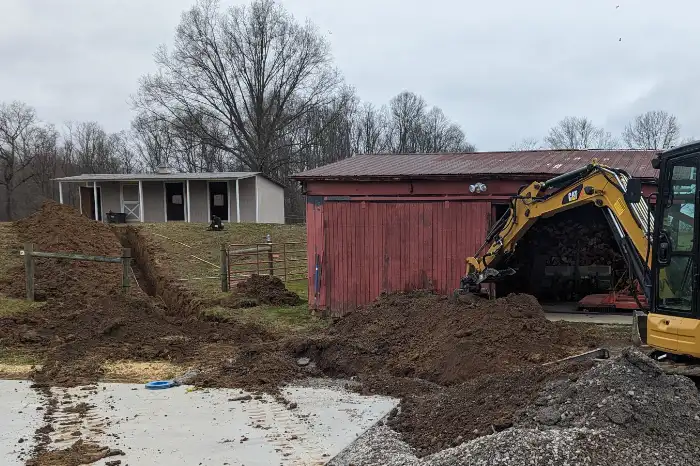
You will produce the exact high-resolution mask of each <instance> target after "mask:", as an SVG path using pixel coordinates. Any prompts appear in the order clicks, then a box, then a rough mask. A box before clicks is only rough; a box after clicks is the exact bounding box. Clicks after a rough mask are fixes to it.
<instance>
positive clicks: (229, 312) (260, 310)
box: [138, 223, 327, 332]
mask: <svg viewBox="0 0 700 466" xmlns="http://www.w3.org/2000/svg"><path fill="white" fill-rule="evenodd" d="M206 227H207V225H206V224H203V223H152V224H144V225H140V226H138V228H141V229H142V231H144V232H146V233H147V234H148V235H149V236H150V238H151V240H152V241H153V242H154V243H155V244H157V245H158V246H160V248H162V249H163V251H164V252H165V258H164V259H165V261H166V263H167V266H168V267H169V269H170V271H171V273H172V274H173V276H174V277H175V278H186V279H188V280H187V281H182V283H184V284H185V285H186V286H187V287H188V288H189V289H191V290H192V291H193V292H195V293H196V294H197V296H198V297H200V298H202V299H203V300H204V301H205V302H210V303H216V302H217V301H219V300H221V299H222V298H225V297H227V296H230V293H224V292H222V291H221V281H220V278H219V265H218V264H219V263H220V262H219V258H220V250H221V244H222V243H224V244H226V245H227V246H229V247H230V248H231V249H243V248H244V247H246V246H248V247H251V246H252V247H254V245H255V244H260V245H263V244H264V243H265V237H266V235H267V234H270V236H271V239H272V242H273V244H275V243H303V244H299V245H294V246H290V247H289V248H287V258H288V259H301V260H288V261H287V272H288V273H289V272H290V271H293V270H294V271H296V270H304V271H305V270H306V262H305V257H306V245H305V243H306V226H305V225H278V224H255V223H241V224H230V225H229V224H226V226H225V228H226V229H225V230H224V231H222V232H216V231H207V230H206ZM234 244H235V245H240V246H232V245H234ZM188 246H189V247H188ZM290 250H291V251H290ZM284 251H285V249H283V248H282V247H281V246H274V247H273V254H275V257H274V260H276V261H280V260H283V257H284V255H283V253H284ZM193 256H196V257H193ZM266 257H267V255H266V253H261V254H260V258H261V260H264V259H265V258H266ZM205 261H206V262H210V263H211V264H207V263H206V262H205ZM254 261H255V254H254V253H253V254H252V255H250V256H236V255H232V256H230V262H231V270H232V273H233V274H235V273H236V272H239V273H241V274H242V275H250V274H251V273H256V272H257V265H255V264H245V263H244V262H254ZM292 264H293V265H292ZM260 267H261V268H260V272H261V273H263V274H264V273H266V272H267V268H266V267H265V265H261V266H260ZM274 273H275V275H276V276H279V277H280V278H283V277H284V269H283V264H282V263H280V262H275V263H274ZM208 276H209V277H214V278H211V279H207V280H192V279H193V278H202V277H208ZM292 277H293V278H296V277H299V278H301V279H298V280H288V281H287V282H286V283H285V284H286V286H287V288H288V289H289V290H290V291H294V292H295V293H297V294H298V295H299V296H300V297H301V298H302V299H303V300H304V301H306V300H307V298H308V293H307V283H308V282H307V279H306V278H305V277H303V275H302V274H301V273H296V274H294V275H292ZM234 287H235V285H234ZM234 290H235V288H234ZM203 313H204V315H208V316H211V317H215V318H217V319H222V320H230V321H238V322H241V321H244V322H256V323H258V324H261V325H263V326H266V327H269V328H271V329H274V330H275V331H281V332H296V331H307V330H314V329H319V328H323V327H325V326H326V325H327V323H326V321H325V320H323V319H320V318H318V317H315V316H313V315H311V314H310V313H309V308H308V305H307V304H306V303H304V304H302V305H300V306H293V307H291V306H286V307H279V306H267V305H260V306H256V307H253V308H247V309H231V308H228V307H225V306H220V305H214V304H212V306H211V307H210V308H208V309H206V310H205V311H203Z"/></svg>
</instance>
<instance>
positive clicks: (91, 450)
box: [27, 440, 124, 466]
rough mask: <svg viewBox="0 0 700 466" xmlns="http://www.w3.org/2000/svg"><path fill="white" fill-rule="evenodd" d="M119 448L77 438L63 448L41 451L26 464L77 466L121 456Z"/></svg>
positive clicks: (36, 465)
mask: <svg viewBox="0 0 700 466" xmlns="http://www.w3.org/2000/svg"><path fill="white" fill-rule="evenodd" d="M122 455H124V453H123V452H122V451H121V450H112V449H110V448H108V447H101V446H99V445H97V444H95V443H90V442H84V441H82V440H78V441H77V442H75V443H74V444H73V445H71V447H70V448H66V449H65V450H51V451H42V452H40V453H39V455H38V456H37V457H36V458H33V459H31V460H29V461H27V466H79V465H81V464H91V463H94V462H96V461H99V460H101V459H103V458H109V457H111V456H122Z"/></svg>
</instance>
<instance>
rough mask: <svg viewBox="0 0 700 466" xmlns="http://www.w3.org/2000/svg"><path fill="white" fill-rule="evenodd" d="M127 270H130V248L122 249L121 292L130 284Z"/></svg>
mask: <svg viewBox="0 0 700 466" xmlns="http://www.w3.org/2000/svg"><path fill="white" fill-rule="evenodd" d="M129 270H131V249H130V248H123V249H122V293H124V294H126V293H127V291H128V290H129V287H130V286H131V284H130V283H129Z"/></svg>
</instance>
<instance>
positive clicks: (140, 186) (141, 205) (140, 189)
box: [139, 180, 146, 223]
mask: <svg viewBox="0 0 700 466" xmlns="http://www.w3.org/2000/svg"><path fill="white" fill-rule="evenodd" d="M144 218H146V217H145V216H144V214H143V181H141V180H139V221H140V222H141V223H143V219H144Z"/></svg>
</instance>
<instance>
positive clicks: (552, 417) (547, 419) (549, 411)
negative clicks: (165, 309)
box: [537, 407, 561, 426]
mask: <svg viewBox="0 0 700 466" xmlns="http://www.w3.org/2000/svg"><path fill="white" fill-rule="evenodd" d="M559 419H561V414H559V411H557V409H556V408H551V407H547V408H544V409H543V410H541V411H540V412H539V414H538V415H537V421H538V422H540V423H542V424H544V425H546V426H553V425H554V424H556V423H557V422H559Z"/></svg>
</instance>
